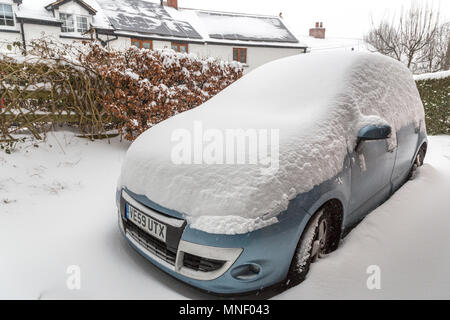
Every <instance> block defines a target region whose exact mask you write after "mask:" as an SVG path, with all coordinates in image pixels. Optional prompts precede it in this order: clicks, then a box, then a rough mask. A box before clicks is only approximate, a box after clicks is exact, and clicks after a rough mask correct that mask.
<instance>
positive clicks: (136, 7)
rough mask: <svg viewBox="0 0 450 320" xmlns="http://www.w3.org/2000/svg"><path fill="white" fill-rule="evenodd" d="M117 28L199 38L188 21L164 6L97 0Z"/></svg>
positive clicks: (134, 0) (138, 1)
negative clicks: (174, 17)
mask: <svg viewBox="0 0 450 320" xmlns="http://www.w3.org/2000/svg"><path fill="white" fill-rule="evenodd" d="M97 2H98V3H99V5H100V7H101V8H102V9H103V11H104V13H105V15H106V16H107V17H108V18H109V21H110V22H111V24H112V26H113V27H114V29H116V30H121V31H131V32H139V33H144V34H156V35H160V36H169V37H182V38H187V39H198V38H201V36H200V35H199V34H198V32H197V31H195V29H194V28H193V27H192V26H191V25H190V24H189V23H188V22H186V21H179V20H175V19H173V18H172V17H171V16H170V15H169V14H168V13H167V11H166V10H164V8H163V7H161V6H160V5H159V4H157V3H154V2H148V1H144V0H97Z"/></svg>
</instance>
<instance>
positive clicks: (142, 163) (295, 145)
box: [119, 52, 425, 234]
mask: <svg viewBox="0 0 450 320" xmlns="http://www.w3.org/2000/svg"><path fill="white" fill-rule="evenodd" d="M423 118H424V112H423V106H422V103H421V101H420V97H419V94H418V92H417V88H416V85H415V82H414V80H413V77H412V75H411V73H410V72H409V71H408V69H407V68H406V67H404V66H403V65H402V64H401V63H399V62H397V61H395V60H393V59H390V58H387V57H384V56H381V55H377V54H368V53H344V52H336V53H332V54H316V55H297V56H293V57H288V58H285V59H280V60H277V61H274V62H271V63H268V64H266V65H264V66H262V67H260V68H258V69H256V70H254V71H252V72H251V73H249V74H248V75H246V76H244V77H243V78H241V79H240V80H238V81H236V82H235V83H233V84H232V85H230V86H229V87H228V88H227V89H225V90H223V91H222V92H221V93H219V94H218V95H217V96H215V97H214V98H212V99H210V100H209V101H207V102H206V103H204V104H203V105H201V106H199V107H198V108H196V109H193V110H190V111H187V112H185V113H183V114H180V115H177V116H175V117H172V118H171V119H169V120H167V121H164V122H162V123H160V124H158V125H156V126H154V127H153V128H151V129H150V130H148V131H146V132H144V133H143V134H142V135H141V136H140V137H139V138H138V139H137V140H136V141H135V142H134V143H133V144H132V146H131V147H130V149H129V150H128V152H127V156H126V159H125V161H124V165H123V170H122V177H121V180H120V182H119V184H120V186H122V187H127V188H128V189H130V190H131V191H133V192H135V193H137V194H143V195H146V196H147V197H148V198H149V199H150V200H152V201H154V202H156V203H158V204H159V205H161V206H164V207H166V208H169V209H173V210H176V211H178V212H181V213H183V214H185V215H186V216H188V220H189V222H190V223H191V227H194V228H196V229H199V230H203V231H206V232H211V233H226V234H230V233H246V232H248V231H251V230H254V229H257V228H260V227H263V226H265V225H267V224H265V223H261V220H270V223H274V222H276V219H273V218H276V216H277V214H279V213H280V212H282V211H284V210H286V209H287V207H288V204H289V201H290V200H292V199H293V198H295V197H296V196H297V195H298V194H301V193H303V192H307V191H309V190H311V189H312V188H313V187H314V186H316V185H318V184H320V183H322V182H324V181H326V180H328V179H331V178H333V177H335V176H336V175H337V174H338V173H339V172H340V171H341V170H342V169H343V163H344V158H345V156H346V155H347V147H348V148H350V149H352V148H354V146H355V144H356V136H357V133H358V131H359V129H360V128H361V127H362V126H364V125H367V124H384V123H386V122H387V123H389V124H390V125H391V126H392V128H393V132H394V134H393V135H392V138H391V139H390V141H389V142H390V144H391V146H395V143H396V136H395V131H396V130H398V129H400V128H401V127H403V126H405V125H407V124H409V123H415V124H416V125H417V126H418V125H419V124H420V123H421V122H422V123H423ZM195 122H201V123H202V125H203V129H204V130H207V129H215V130H218V131H219V132H224V131H226V130H227V129H244V130H246V129H279V169H278V170H276V171H274V172H272V174H270V175H267V174H263V170H261V169H263V168H265V166H264V165H255V164H205V163H204V162H203V164H175V163H173V162H172V159H171V153H172V150H173V146H174V142H173V141H172V140H171V138H172V134H173V133H174V132H175V131H176V130H177V129H184V130H186V132H190V133H191V134H192V136H193V135H194V134H195V132H194V131H195V130H194V124H195ZM421 128H422V129H423V130H424V129H425V128H424V125H421ZM269 142H271V141H269ZM204 145H206V143H205V142H204ZM270 147H271V146H270ZM270 147H269V150H270ZM246 151H248V152H250V155H249V156H257V155H255V154H252V152H253V150H246ZM230 199H232V200H230ZM207 217H214V218H212V219H214V220H209V219H207ZM236 217H239V218H236ZM211 221H215V223H214V224H211V223H210V222H211ZM236 221H239V222H240V226H243V227H236Z"/></svg>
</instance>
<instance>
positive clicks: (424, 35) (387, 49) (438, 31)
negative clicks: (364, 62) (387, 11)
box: [364, 1, 449, 73]
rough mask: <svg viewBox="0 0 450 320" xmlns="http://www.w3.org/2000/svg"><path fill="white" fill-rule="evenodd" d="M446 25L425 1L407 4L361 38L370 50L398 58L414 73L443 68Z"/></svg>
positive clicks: (373, 26)
mask: <svg viewBox="0 0 450 320" xmlns="http://www.w3.org/2000/svg"><path fill="white" fill-rule="evenodd" d="M448 34H449V28H448V26H447V25H442V26H441V25H440V23H439V10H436V9H435V8H433V7H431V6H429V5H428V3H425V4H423V3H418V2H416V1H414V2H412V3H411V6H410V8H409V9H407V10H404V9H402V10H401V12H400V15H399V16H398V17H396V16H395V15H394V16H393V17H391V18H385V19H383V20H381V21H380V22H379V23H378V24H375V23H374V22H373V20H372V30H371V31H369V33H368V34H367V35H366V36H365V37H364V39H365V41H366V42H367V43H368V44H370V45H371V47H372V48H373V49H374V51H377V52H380V53H382V54H385V55H387V56H390V57H392V58H394V59H397V60H399V61H402V62H404V63H405V64H406V66H407V67H408V68H409V69H410V70H411V71H412V72H414V73H418V72H419V73H420V72H433V71H437V70H441V69H442V68H444V65H445V63H444V61H445V57H446V53H447V51H448V50H447V48H448Z"/></svg>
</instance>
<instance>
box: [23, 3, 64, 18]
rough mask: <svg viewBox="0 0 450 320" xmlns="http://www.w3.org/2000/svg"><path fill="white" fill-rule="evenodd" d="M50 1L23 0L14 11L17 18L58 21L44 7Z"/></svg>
mask: <svg viewBox="0 0 450 320" xmlns="http://www.w3.org/2000/svg"><path fill="white" fill-rule="evenodd" d="M51 2H52V1H51V0H23V1H22V4H21V5H20V6H19V8H18V10H17V12H16V16H17V17H18V18H30V19H38V20H45V21H59V20H58V19H56V18H55V17H53V14H52V12H50V11H48V10H46V9H45V7H46V6H47V5H48V4H49V3H51Z"/></svg>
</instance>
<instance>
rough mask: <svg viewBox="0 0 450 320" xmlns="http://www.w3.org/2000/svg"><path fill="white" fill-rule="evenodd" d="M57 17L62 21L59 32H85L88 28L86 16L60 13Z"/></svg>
mask: <svg viewBox="0 0 450 320" xmlns="http://www.w3.org/2000/svg"><path fill="white" fill-rule="evenodd" d="M59 18H60V19H61V21H62V23H63V24H62V26H61V32H75V31H76V32H79V33H85V32H87V31H88V30H89V26H88V18H87V17H84V16H76V15H73V14H67V13H60V14H59Z"/></svg>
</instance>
